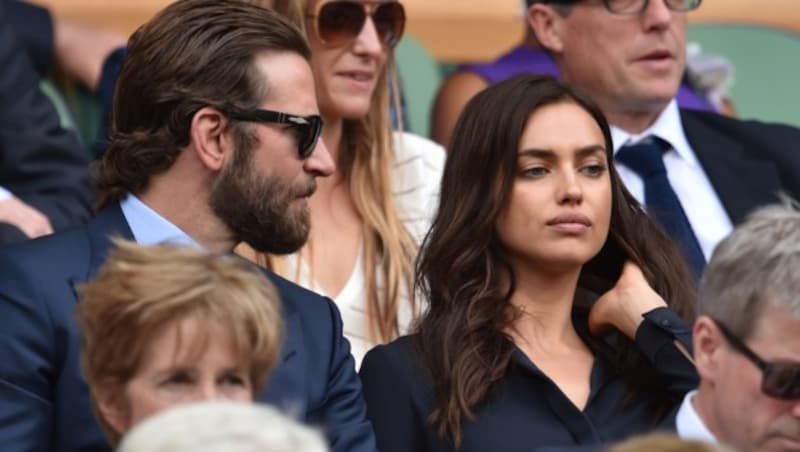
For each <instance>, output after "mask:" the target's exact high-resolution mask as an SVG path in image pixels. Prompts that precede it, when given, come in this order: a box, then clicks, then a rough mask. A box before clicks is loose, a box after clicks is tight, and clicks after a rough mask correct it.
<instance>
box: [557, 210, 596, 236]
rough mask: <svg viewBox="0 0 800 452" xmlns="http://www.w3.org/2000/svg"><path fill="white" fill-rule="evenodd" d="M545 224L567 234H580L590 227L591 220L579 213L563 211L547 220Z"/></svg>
mask: <svg viewBox="0 0 800 452" xmlns="http://www.w3.org/2000/svg"><path fill="white" fill-rule="evenodd" d="M546 224H547V226H548V227H550V228H553V229H555V230H557V231H559V232H563V233H567V234H581V233H583V232H585V231H587V230H588V229H589V228H591V227H592V221H591V220H589V218H588V217H587V216H586V215H583V214H580V213H564V214H561V215H558V216H556V217H555V218H552V219H550V220H549V221H547V223H546Z"/></svg>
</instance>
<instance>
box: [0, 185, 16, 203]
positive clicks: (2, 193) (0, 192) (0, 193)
mask: <svg viewBox="0 0 800 452" xmlns="http://www.w3.org/2000/svg"><path fill="white" fill-rule="evenodd" d="M12 196H14V195H12V194H11V192H10V191H8V190H6V189H5V188H3V187H0V201H2V200H4V199H8V198H10V197H12Z"/></svg>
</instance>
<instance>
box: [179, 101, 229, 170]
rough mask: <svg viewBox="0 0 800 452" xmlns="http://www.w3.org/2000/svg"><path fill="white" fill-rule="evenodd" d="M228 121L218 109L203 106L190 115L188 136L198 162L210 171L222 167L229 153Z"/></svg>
mask: <svg viewBox="0 0 800 452" xmlns="http://www.w3.org/2000/svg"><path fill="white" fill-rule="evenodd" d="M229 124H230V121H229V120H228V118H227V117H226V116H225V115H224V114H222V113H221V112H220V111H219V110H217V109H216V108H213V107H203V108H201V109H200V110H197V112H196V113H195V114H194V116H193V117H192V126H191V129H190V131H189V138H190V141H191V145H192V148H193V149H194V152H195V153H196V154H197V158H198V159H199V160H200V162H201V163H202V164H203V166H205V167H206V168H208V169H209V170H211V171H219V170H220V169H222V166H223V163H224V161H225V159H226V158H227V154H229V153H230V148H229V147H230V139H229V137H228V134H227V133H226V132H227V131H228V127H229Z"/></svg>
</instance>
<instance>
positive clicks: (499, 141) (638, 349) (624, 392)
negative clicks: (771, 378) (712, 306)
mask: <svg viewBox="0 0 800 452" xmlns="http://www.w3.org/2000/svg"><path fill="white" fill-rule="evenodd" d="M612 149H613V148H612V145H611V136H610V132H609V128H608V124H607V123H606V120H605V118H604V117H603V115H602V113H601V112H600V111H599V109H598V108H597V107H596V106H595V105H594V104H593V103H592V102H591V101H590V100H589V99H587V98H586V97H584V96H583V95H581V94H580V93H577V92H575V91H573V90H572V89H571V88H569V87H567V86H565V85H562V84H560V83H558V82H556V81H555V80H553V79H551V78H546V77H537V76H531V75H525V76H518V77H515V78H512V79H510V80H507V81H505V82H502V83H500V84H498V85H495V86H493V87H490V88H488V89H487V90H485V91H483V92H482V93H480V94H478V95H477V96H476V97H475V98H474V99H473V100H471V101H470V102H469V104H468V105H467V107H466V109H465V111H464V113H463V114H462V116H461V118H460V119H459V121H458V124H457V126H456V129H455V133H454V135H453V139H452V141H451V144H450V148H449V149H448V160H447V163H446V165H445V171H444V175H443V179H442V195H441V201H440V204H439V210H438V212H437V214H436V218H435V219H434V223H433V226H432V229H431V232H430V234H429V235H428V236H427V238H426V239H425V243H424V245H423V249H422V251H421V255H420V260H419V263H418V268H417V278H418V284H419V285H420V288H421V289H422V291H423V293H425V294H426V295H427V297H428V298H429V300H428V302H429V307H428V309H427V311H426V312H425V314H424V315H423V317H422V319H421V322H420V324H419V327H418V329H417V332H416V334H414V335H412V336H409V337H404V338H401V339H398V340H396V341H395V342H393V343H392V344H389V345H386V346H379V347H376V348H375V349H374V350H373V351H371V352H370V353H369V354H368V355H367V356H366V358H365V360H364V364H363V366H362V368H361V378H362V383H363V385H364V394H365V398H366V400H367V411H368V417H369V418H370V420H371V421H372V424H373V426H374V428H375V431H376V435H377V438H378V447H379V449H380V450H381V451H382V452H394V451H398V452H399V451H404V452H405V451H416V452H425V451H452V450H460V451H489V450H492V451H495V450H496V451H504V452H507V451H531V450H536V449H537V448H539V447H561V446H572V445H575V444H594V443H603V442H610V441H615V440H619V439H622V438H624V437H626V436H628V435H632V434H636V433H641V432H644V431H647V430H648V429H650V428H653V427H654V426H656V425H659V424H661V423H663V422H665V421H668V420H669V416H670V415H671V413H672V412H673V411H674V409H675V408H676V407H677V405H678V404H679V403H680V401H681V398H682V396H683V394H684V393H685V392H687V391H688V390H690V389H692V388H693V387H694V386H695V385H696V384H697V375H696V372H695V370H694V366H693V365H692V363H691V361H690V358H689V355H688V354H687V350H688V348H689V347H690V346H691V345H690V344H691V343H690V339H689V336H690V328H689V327H688V325H687V322H691V320H692V318H693V309H692V305H693V300H694V294H693V289H692V283H691V282H690V281H691V279H690V277H689V276H688V274H687V272H686V270H685V269H684V268H683V261H682V259H681V256H680V254H679V253H678V251H677V250H676V248H675V246H674V244H673V243H672V242H671V241H670V240H669V238H668V237H666V236H665V234H664V233H663V232H662V231H661V230H660V229H659V228H658V227H657V226H656V225H655V224H654V223H653V222H652V221H651V220H649V219H648V217H647V215H646V214H645V213H644V211H643V210H642V208H641V207H640V206H639V205H638V204H637V203H636V201H635V200H634V198H633V197H632V196H631V195H630V194H629V193H628V192H627V191H626V190H625V188H624V187H623V186H622V184H621V183H620V180H619V177H618V176H617V173H616V172H615V170H614V168H613V165H612V159H613V156H612Z"/></svg>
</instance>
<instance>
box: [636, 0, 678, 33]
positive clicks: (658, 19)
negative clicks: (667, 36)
mask: <svg viewBox="0 0 800 452" xmlns="http://www.w3.org/2000/svg"><path fill="white" fill-rule="evenodd" d="M641 14H642V23H643V24H644V27H645V28H646V29H648V30H650V29H666V28H667V27H668V26H669V24H670V23H671V22H672V16H673V14H678V13H676V12H675V11H672V10H671V9H669V8H668V7H667V1H666V0H650V1H649V2H648V3H647V6H646V7H645V9H644V11H642V13H641Z"/></svg>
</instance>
